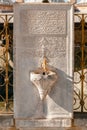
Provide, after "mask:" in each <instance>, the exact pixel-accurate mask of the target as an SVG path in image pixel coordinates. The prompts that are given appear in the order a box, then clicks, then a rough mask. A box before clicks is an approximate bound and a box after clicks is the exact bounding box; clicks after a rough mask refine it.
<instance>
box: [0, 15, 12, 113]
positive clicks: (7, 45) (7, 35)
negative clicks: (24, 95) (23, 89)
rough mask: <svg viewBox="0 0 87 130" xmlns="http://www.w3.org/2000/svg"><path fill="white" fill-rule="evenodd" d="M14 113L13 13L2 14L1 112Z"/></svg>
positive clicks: (0, 18) (0, 34) (0, 17)
mask: <svg viewBox="0 0 87 130" xmlns="http://www.w3.org/2000/svg"><path fill="white" fill-rule="evenodd" d="M4 113H13V14H0V114H4Z"/></svg>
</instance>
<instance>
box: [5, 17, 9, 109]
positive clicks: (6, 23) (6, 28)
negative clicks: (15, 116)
mask: <svg viewBox="0 0 87 130" xmlns="http://www.w3.org/2000/svg"><path fill="white" fill-rule="evenodd" d="M5 19H6V21H5V37H6V75H5V76H6V77H5V82H6V109H8V84H9V78H8V47H9V37H8V20H7V15H6V16H5Z"/></svg>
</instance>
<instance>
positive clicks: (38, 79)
mask: <svg viewBox="0 0 87 130" xmlns="http://www.w3.org/2000/svg"><path fill="white" fill-rule="evenodd" d="M30 80H31V82H32V83H33V84H34V85H35V86H36V87H37V89H38V91H39V95H40V99H41V100H44V98H45V97H46V95H47V94H48V93H49V92H50V91H51V89H52V87H54V84H55V83H56V81H57V74H56V72H54V71H52V70H49V71H44V70H43V69H38V70H36V71H32V72H30Z"/></svg>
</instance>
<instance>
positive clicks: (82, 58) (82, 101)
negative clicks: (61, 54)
mask: <svg viewBox="0 0 87 130" xmlns="http://www.w3.org/2000/svg"><path fill="white" fill-rule="evenodd" d="M81 22H82V43H81V51H82V56H81V101H80V104H81V112H83V106H84V99H83V96H84V91H83V89H84V42H85V39H84V31H85V30H84V26H85V21H84V14H82V21H81Z"/></svg>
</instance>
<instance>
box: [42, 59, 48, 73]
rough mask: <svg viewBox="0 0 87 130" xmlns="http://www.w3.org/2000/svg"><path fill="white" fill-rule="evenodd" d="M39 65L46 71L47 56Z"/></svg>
mask: <svg viewBox="0 0 87 130" xmlns="http://www.w3.org/2000/svg"><path fill="white" fill-rule="evenodd" d="M41 67H42V69H43V70H44V72H47V71H48V68H47V58H46V57H44V58H43V61H42V64H41Z"/></svg>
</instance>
